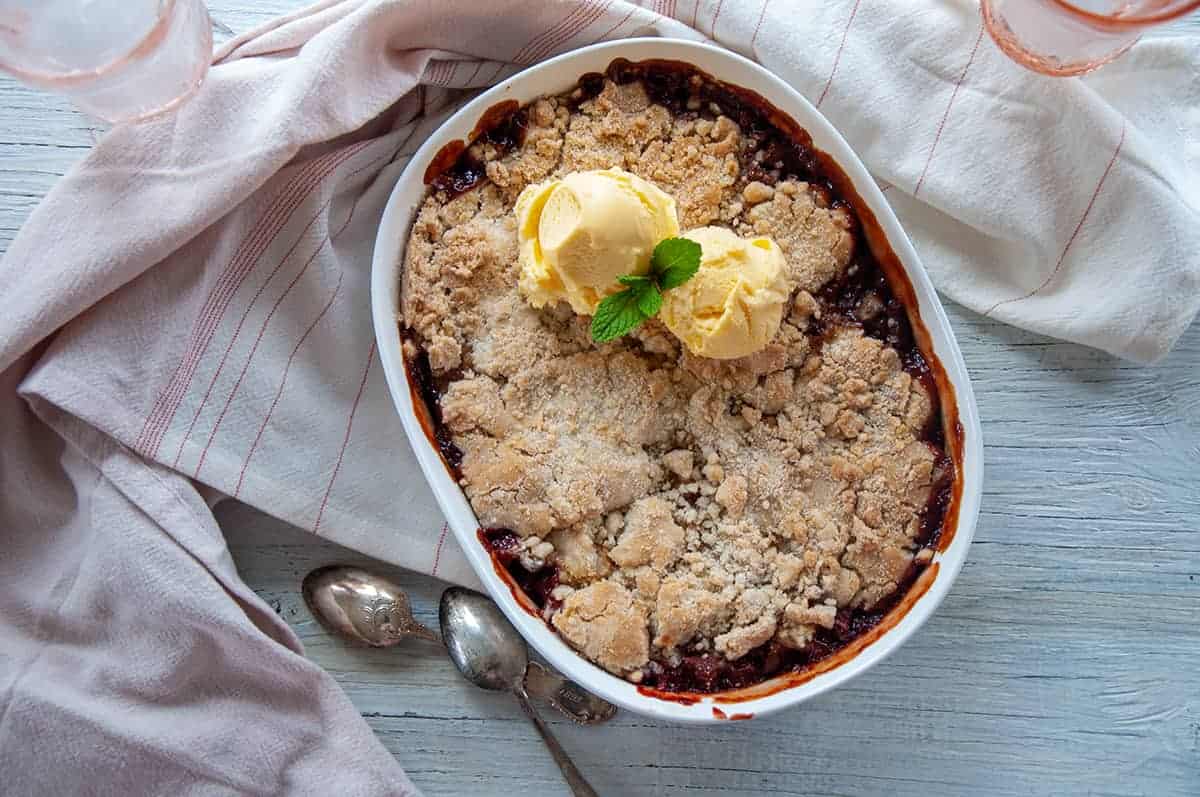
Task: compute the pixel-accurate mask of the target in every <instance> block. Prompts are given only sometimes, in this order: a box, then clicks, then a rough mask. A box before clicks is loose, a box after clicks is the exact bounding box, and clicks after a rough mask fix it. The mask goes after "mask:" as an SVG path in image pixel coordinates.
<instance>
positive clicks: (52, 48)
mask: <svg viewBox="0 0 1200 797" xmlns="http://www.w3.org/2000/svg"><path fill="white" fill-rule="evenodd" d="M211 61H212V23H211V22H210V20H209V17H208V11H207V10H206V9H205V8H204V3H203V2H202V1H201V0H0V70H4V71H6V72H9V73H11V74H12V75H14V76H16V77H17V78H19V79H20V80H22V81H23V82H25V83H28V84H29V85H31V86H35V87H37V88H42V89H46V90H48V91H53V92H55V93H58V94H62V95H64V96H66V97H68V98H70V100H71V101H72V102H73V103H74V104H75V105H76V107H78V108H79V109H80V110H82V111H84V112H86V113H88V114H91V115H92V116H95V117H98V118H99V119H102V120H103V121H106V122H110V123H114V124H115V123H119V122H133V121H139V120H142V119H146V118H148V117H150V116H154V115H155V114H158V113H162V112H163V111H166V110H168V109H170V108H174V107H175V106H177V105H178V104H179V103H181V102H183V101H184V100H185V99H187V98H188V97H190V96H191V95H192V93H193V92H195V91H196V89H197V88H199V87H200V83H201V81H203V80H204V76H205V74H207V72H208V66H209V63H210V62H211Z"/></svg>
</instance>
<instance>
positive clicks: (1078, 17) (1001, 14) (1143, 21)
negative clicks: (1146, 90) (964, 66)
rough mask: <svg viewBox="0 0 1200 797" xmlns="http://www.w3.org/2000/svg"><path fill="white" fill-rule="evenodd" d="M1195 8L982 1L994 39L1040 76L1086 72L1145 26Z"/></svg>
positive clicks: (1197, 1)
mask: <svg viewBox="0 0 1200 797" xmlns="http://www.w3.org/2000/svg"><path fill="white" fill-rule="evenodd" d="M1196 8H1200V0H1073V2H1068V0H982V10H983V21H984V24H985V26H986V27H987V30H988V33H989V34H991V37H992V38H993V39H995V41H996V44H997V45H998V46H999V47H1000V49H1001V50H1003V51H1004V52H1005V53H1007V54H1008V56H1009V57H1010V58H1012V59H1013V60H1014V61H1016V62H1017V63H1018V64H1021V65H1022V66H1024V67H1027V68H1029V69H1032V70H1034V71H1035V72H1041V73H1042V74H1045V75H1054V76H1068V75H1082V74H1083V73H1085V72H1091V71H1092V70H1093V69H1096V68H1098V67H1100V66H1103V65H1104V64H1107V63H1108V62H1109V61H1111V60H1113V59H1114V58H1116V57H1117V56H1119V55H1121V54H1122V53H1124V52H1125V51H1126V50H1128V49H1129V48H1130V47H1132V46H1133V44H1134V42H1136V41H1137V40H1138V37H1139V36H1141V34H1142V32H1143V31H1145V30H1146V29H1147V28H1150V27H1153V26H1155V25H1159V24H1161V23H1163V22H1168V21H1170V20H1172V19H1175V18H1176V17H1179V16H1182V15H1184V14H1186V13H1187V12H1189V11H1193V10H1195V9H1196Z"/></svg>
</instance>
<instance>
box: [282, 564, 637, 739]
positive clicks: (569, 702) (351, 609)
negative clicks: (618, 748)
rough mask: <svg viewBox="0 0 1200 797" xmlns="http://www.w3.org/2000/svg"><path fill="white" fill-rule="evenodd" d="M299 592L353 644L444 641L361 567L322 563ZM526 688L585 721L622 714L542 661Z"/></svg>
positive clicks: (392, 587) (400, 595)
mask: <svg viewBox="0 0 1200 797" xmlns="http://www.w3.org/2000/svg"><path fill="white" fill-rule="evenodd" d="M300 591H301V593H302V594H303V595H304V602H305V603H306V604H308V610H309V611H310V612H312V615H313V617H316V618H317V621H318V622H320V623H321V625H322V626H324V627H325V628H326V630H328V631H329V632H330V633H332V634H334V635H336V636H340V637H342V638H343V639H347V640H349V641H351V642H355V643H357V644H360V645H369V646H370V647H373V648H387V647H392V646H393V645H397V644H399V643H400V642H402V641H404V640H405V639H412V638H416V639H426V640H429V641H431V642H438V643H440V642H441V641H442V640H441V638H439V637H438V635H437V634H435V633H434V632H433V631H430V630H429V629H428V628H426V627H425V626H423V625H421V624H420V623H419V622H417V621H416V619H414V618H413V615H412V606H411V605H410V604H409V602H408V595H406V594H405V592H404V590H403V589H401V588H400V586H399V585H397V584H396V583H395V582H393V581H391V580H389V579H387V578H384V577H383V576H380V575H376V574H375V573H372V572H370V571H368V570H364V569H362V568H361V567H353V566H350V565H328V566H326V567H319V568H317V569H316V570H314V571H312V572H311V573H309V574H308V575H307V576H305V577H304V582H303V584H302V585H301V590H300ZM525 688H526V689H528V690H529V693H530V694H532V695H533V696H534V697H537V698H539V699H541V700H545V701H546V702H547V703H549V704H550V705H551V706H553V707H554V708H555V709H557V710H559V711H561V712H562V713H563V715H565V716H566V717H567V718H569V719H571V720H572V721H574V722H577V723H579V724H580V725H596V724H599V723H601V722H605V721H607V720H609V719H612V716H613V715H614V714H616V713H617V707H616V706H614V705H613V704H612V703H609V702H608V701H607V700H604V699H602V698H599V697H597V696H596V695H593V694H592V693H591V692H588V691H587V690H585V689H584V688H583V687H581V686H579V684H577V683H575V682H574V681H569V680H567V679H566V678H563V677H562V676H561V675H559V674H558V673H556V672H554V671H553V670H550V669H548V668H546V667H543V666H542V665H540V664H538V663H537V662H530V666H529V672H528V673H527V674H526V676H525Z"/></svg>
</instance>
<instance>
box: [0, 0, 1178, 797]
mask: <svg viewBox="0 0 1200 797" xmlns="http://www.w3.org/2000/svg"><path fill="white" fill-rule="evenodd" d="M301 4H302V3H301V2H299V1H298V0H255V2H253V3H251V2H249V1H248V0H219V1H217V0H210V2H209V6H210V8H211V9H212V11H213V15H214V17H216V18H217V19H218V20H219V21H220V22H221V23H223V24H224V26H226V27H227V28H229V29H231V30H234V31H243V30H247V29H248V28H250V27H252V26H254V25H257V24H260V23H262V22H264V21H266V20H268V19H270V18H271V17H273V16H276V15H277V14H279V13H283V12H286V11H290V10H292V9H294V8H297V7H299V6H300V5H301ZM1165 35H1193V36H1197V37H1198V40H1200V18H1194V19H1192V20H1190V21H1185V22H1180V23H1176V25H1175V26H1173V27H1172V28H1170V29H1168V30H1167V31H1166V32H1165ZM99 129H100V128H99V127H98V126H96V125H94V124H92V123H91V122H89V121H88V120H86V119H84V118H83V117H81V116H80V115H79V114H77V113H76V112H75V111H73V110H72V109H71V108H70V107H69V106H68V104H67V103H66V101H65V100H62V99H61V98H58V97H55V96H52V95H46V94H42V93H38V92H35V91H33V90H30V89H26V88H24V87H22V86H20V85H19V84H16V83H15V82H13V81H11V80H8V79H2V78H0V250H3V249H6V248H7V245H8V242H9V241H10V240H11V239H12V238H13V236H14V235H15V234H16V230H17V229H18V227H19V226H20V224H21V222H22V221H23V220H24V219H25V217H26V216H27V215H28V213H29V211H30V210H31V209H32V208H33V207H34V206H35V205H36V204H37V202H38V200H39V199H40V197H41V196H42V195H43V194H44V193H45V192H46V191H47V190H48V189H49V188H50V186H51V185H52V184H53V183H54V181H55V179H56V178H57V177H58V176H59V175H61V174H62V173H63V172H65V171H66V170H67V169H68V168H70V166H71V164H73V163H74V162H75V161H76V160H78V159H79V158H81V157H83V155H84V154H86V152H87V149H88V148H89V147H90V146H91V145H92V143H93V142H94V140H95V138H96V136H97V135H98V131H99ZM948 310H949V312H950V315H951V320H952V322H953V324H954V329H955V331H956V333H957V335H958V337H959V340H960V342H961V344H962V348H963V352H964V356H965V357H966V361H967V366H968V368H969V369H970V371H971V374H972V377H973V379H974V383H975V389H976V392H977V396H978V399H979V404H980V415H981V417H982V418H983V425H984V439H985V442H986V444H987V451H986V460H987V463H986V464H987V477H986V488H985V496H984V501H983V510H982V514H981V517H980V522H979V527H978V529H977V531H976V538H975V543H974V545H973V547H972V548H971V553H970V557H969V560H968V563H967V566H966V567H965V568H964V570H963V572H962V574H961V575H960V576H959V579H958V581H957V582H956V584H955V587H954V589H953V590H952V591H951V593H950V595H949V597H948V598H947V599H946V602H945V603H944V604H943V606H942V607H941V608H940V609H939V611H938V612H937V614H936V616H935V617H934V618H933V619H932V620H931V621H930V622H929V623H928V624H927V625H925V626H924V627H923V628H922V629H921V630H920V631H919V632H918V633H917V634H916V635H915V636H914V637H913V638H912V639H911V640H910V641H909V642H908V643H907V644H906V645H905V646H904V648H902V649H901V650H900V651H899V652H898V653H896V654H895V655H894V656H893V657H891V658H890V659H889V660H888V661H886V662H885V663H883V664H882V665H880V666H879V667H877V668H875V669H874V670H872V671H871V672H869V673H867V674H866V675H864V676H862V677H861V678H859V679H858V680H856V681H854V682H853V683H851V684H849V685H848V686H846V687H844V688H841V689H839V690H837V691H835V692H833V693H830V694H827V695H824V696H822V697H820V698H817V699H815V700H813V701H811V702H809V703H807V704H805V705H804V706H802V707H800V708H798V709H796V710H793V711H791V712H788V713H785V714H783V715H782V716H777V717H775V718H770V719H766V720H762V721H755V722H752V723H736V724H733V723H731V724H729V725H728V726H716V727H712V728H704V729H686V730H685V729H681V728H678V727H673V726H670V725H664V724H661V723H656V722H651V721H647V720H643V719H640V718H637V717H634V716H632V715H629V714H627V713H622V714H620V715H618V717H617V718H616V719H615V720H614V721H613V722H612V723H611V724H609V725H607V726H605V727H601V728H577V727H574V726H572V725H570V724H569V723H565V722H558V721H552V724H553V725H554V727H555V729H556V731H557V732H558V733H559V734H560V736H561V738H562V741H563V744H564V746H565V747H566V748H567V749H568V750H569V751H570V752H571V753H572V755H574V756H575V758H576V760H577V762H578V763H579V765H580V767H581V769H582V770H583V771H584V772H585V773H586V775H587V776H588V778H589V779H590V780H591V781H592V782H593V784H595V786H596V787H597V789H598V790H599V791H600V793H601V794H605V795H654V796H655V797H658V796H659V795H684V794H698V795H713V797H733V796H734V795H747V796H749V795H818V794H819V795H863V794H888V795H914V797H916V796H918V795H919V796H921V797H923V796H924V795H930V794H938V795H1022V796H1024V795H1064V794H1089V795H1131V796H1132V795H1155V796H1156V797H1157V795H1179V796H1180V797H1182V796H1183V795H1197V794H1200V489H1198V487H1200V326H1196V325H1194V326H1193V327H1192V328H1191V329H1190V330H1189V331H1188V332H1187V334H1186V335H1185V336H1184V338H1183V340H1182V341H1181V342H1180V344H1179V346H1178V348H1177V349H1176V350H1175V351H1174V352H1172V354H1171V355H1170V356H1169V357H1168V358H1167V360H1166V361H1165V362H1164V363H1162V364H1161V365H1159V366H1157V367H1153V368H1144V367H1138V366H1133V365H1130V364H1128V363H1123V362H1120V361H1118V360H1114V359H1113V358H1111V357H1108V356H1106V355H1103V354H1100V353H1098V352H1095V351H1092V350H1089V349H1085V348H1082V347H1079V346H1074V345H1071V344H1066V343H1060V342H1056V341H1052V340H1049V339H1046V338H1042V337H1039V336H1036V335H1032V334H1029V333H1025V332H1021V331H1019V330H1015V329H1012V328H1010V327H1006V326H1003V325H1001V324H997V323H995V322H992V321H989V320H986V319H983V318H981V317H980V316H978V315H976V314H974V313H972V312H970V311H967V310H963V309H961V308H958V307H954V306H951V307H949V308H948ZM218 517H219V519H220V520H221V522H222V526H223V527H224V528H225V529H226V530H227V532H228V536H229V541H230V547H231V549H232V551H233V556H234V558H235V560H236V561H237V563H238V567H239V569H240V571H241V573H242V575H243V577H244V578H245V579H246V581H247V582H248V583H249V584H250V585H251V586H253V587H254V588H255V589H256V590H257V591H258V592H259V593H260V594H261V595H263V596H264V597H265V598H266V599H267V600H268V601H269V602H270V603H271V605H272V606H274V607H275V608H276V609H277V611H278V612H279V613H280V614H281V615H282V616H283V617H284V618H285V619H287V621H288V622H289V623H291V624H292V625H293V626H294V627H295V629H296V630H297V632H298V633H299V634H300V636H301V638H302V639H303V640H304V643H305V646H306V649H307V653H308V655H309V656H310V657H311V658H312V659H313V660H314V661H316V662H317V663H319V664H321V665H322V666H324V667H326V668H327V669H328V670H329V671H330V672H331V673H332V674H333V675H334V677H335V678H337V680H338V681H339V682H340V683H341V684H342V686H343V687H344V688H345V689H346V691H347V693H348V694H349V695H350V697H351V699H352V700H353V701H354V703H355V705H356V706H358V708H359V709H360V710H361V711H362V712H363V715H364V716H365V717H366V719H367V722H369V723H370V724H371V727H372V728H374V729H375V731H376V732H377V733H378V734H379V736H380V738H381V739H382V740H383V742H384V744H385V745H387V747H388V749H390V750H392V751H393V752H394V753H395V754H396V756H397V758H398V759H399V760H400V761H401V763H402V764H403V765H404V766H405V768H406V769H407V770H408V772H409V774H410V775H411V776H412V778H413V780H414V781H415V782H416V783H417V784H418V785H419V786H420V787H421V788H422V789H423V790H425V792H426V793H427V794H429V795H500V794H509V793H512V792H513V791H514V790H517V789H519V790H520V791H521V792H522V793H524V794H531V795H532V794H536V795H561V794H565V793H566V791H565V788H564V787H563V784H562V781H561V778H560V777H559V775H558V773H557V770H556V769H555V768H554V766H553V764H552V763H551V761H550V758H549V756H548V755H547V754H546V752H545V751H544V749H543V748H542V746H541V744H540V742H539V741H538V739H537V737H536V735H535V733H534V731H533V729H532V727H530V726H529V724H528V723H527V722H526V721H525V719H524V718H523V717H522V716H521V714H520V711H519V709H518V708H517V706H516V704H515V703H514V702H513V701H512V700H511V698H507V697H505V696H503V695H493V694H488V693H483V692H480V691H479V690H476V689H474V688H472V687H470V686H468V685H466V684H465V683H464V682H463V681H462V680H461V679H460V678H459V677H458V675H457V674H456V673H455V672H454V670H453V668H452V667H451V666H450V664H449V662H448V661H446V660H445V659H444V658H443V656H442V655H441V653H440V652H439V651H438V650H437V649H435V648H432V647H431V646H428V645H422V644H420V643H415V644H412V645H410V646H408V647H405V648H403V649H400V650H391V651H367V650H354V649H349V648H346V647H344V646H343V645H341V644H340V643H339V642H337V641H335V640H333V639H331V638H330V637H329V636H328V635H327V634H326V633H325V632H324V631H322V630H321V629H320V628H319V627H318V626H317V625H316V624H315V623H314V622H313V620H312V619H311V618H310V617H309V615H308V613H307V610H306V609H305V608H304V606H303V603H302V601H301V599H300V595H299V590H298V587H299V582H300V579H301V578H302V577H303V575H304V574H305V573H306V572H307V571H308V570H310V569H312V568H313V567H316V566H318V565H322V564H326V563H329V562H331V561H351V562H359V563H370V560H367V559H366V558H364V557H362V556H359V555H357V554H353V553H351V552H349V551H346V550H344V549H341V548H339V547H337V546H334V545H332V544H330V543H327V542H324V541H321V540H318V539H316V538H314V537H313V536H311V535H309V534H306V533H304V532H301V531H299V530H296V529H292V528H289V527H287V526H284V525H282V524H280V523H278V522H277V521H274V520H272V519H270V518H268V517H266V516H264V515H261V514H259V513H257V512H255V511H253V510H250V509H248V508H247V507H244V506H241V505H238V504H234V503H227V504H223V505H221V506H220V507H219V508H218ZM370 564H372V566H375V567H379V568H380V569H383V570H385V571H386V572H389V573H390V574H391V575H393V576H394V577H395V578H396V579H397V580H398V581H400V582H401V583H402V584H404V585H405V586H406V587H407V588H408V589H409V591H410V593H411V595H412V598H413V603H414V606H415V608H416V609H417V611H418V614H419V615H420V616H421V619H423V620H424V621H425V622H427V623H430V624H432V623H435V617H434V610H435V607H436V602H437V597H438V594H439V592H440V590H441V585H440V584H439V582H437V581H436V580H434V579H430V578H427V577H424V576H419V575H415V574H412V573H408V572H403V571H399V570H396V569H395V568H389V567H387V566H385V565H381V564H379V563H370Z"/></svg>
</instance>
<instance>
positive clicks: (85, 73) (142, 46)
mask: <svg viewBox="0 0 1200 797" xmlns="http://www.w3.org/2000/svg"><path fill="white" fill-rule="evenodd" d="M176 2H177V0H160V2H159V6H158V19H156V20H155V21H154V25H153V26H151V28H150V30H148V31H146V34H145V35H144V36H142V38H141V39H139V40H138V41H137V43H135V44H134V45H133V46H132V47H130V48H129V49H128V50H126V51H125V52H124V53H122V54H120V55H118V56H117V57H115V58H113V59H112V60H111V61H109V62H107V63H104V64H101V65H100V66H97V67H93V68H92V69H74V70H71V71H70V72H61V73H57V72H42V71H39V70H34V69H26V68H22V67H18V66H14V65H12V64H11V63H9V62H8V61H7V60H5V59H3V58H0V67H2V68H3V69H4V70H5V71H6V72H9V73H10V74H12V75H13V76H14V77H16V78H18V79H20V80H24V81H26V82H28V83H34V84H38V85H42V86H47V87H50V86H53V87H61V86H73V85H75V84H77V83H83V82H85V81H88V80H93V79H95V78H98V77H100V76H102V75H104V74H107V73H109V72H112V71H114V70H116V69H119V68H121V67H123V66H125V65H127V64H129V63H131V62H133V61H136V60H138V59H139V58H142V57H144V56H146V55H148V54H149V53H150V52H151V51H153V50H154V48H155V47H157V46H158V45H159V43H161V42H162V40H163V39H165V38H166V35H167V27H168V25H170V23H171V14H172V12H173V11H174V10H175V5H176ZM1196 2H1198V3H1200V0H1196Z"/></svg>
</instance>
